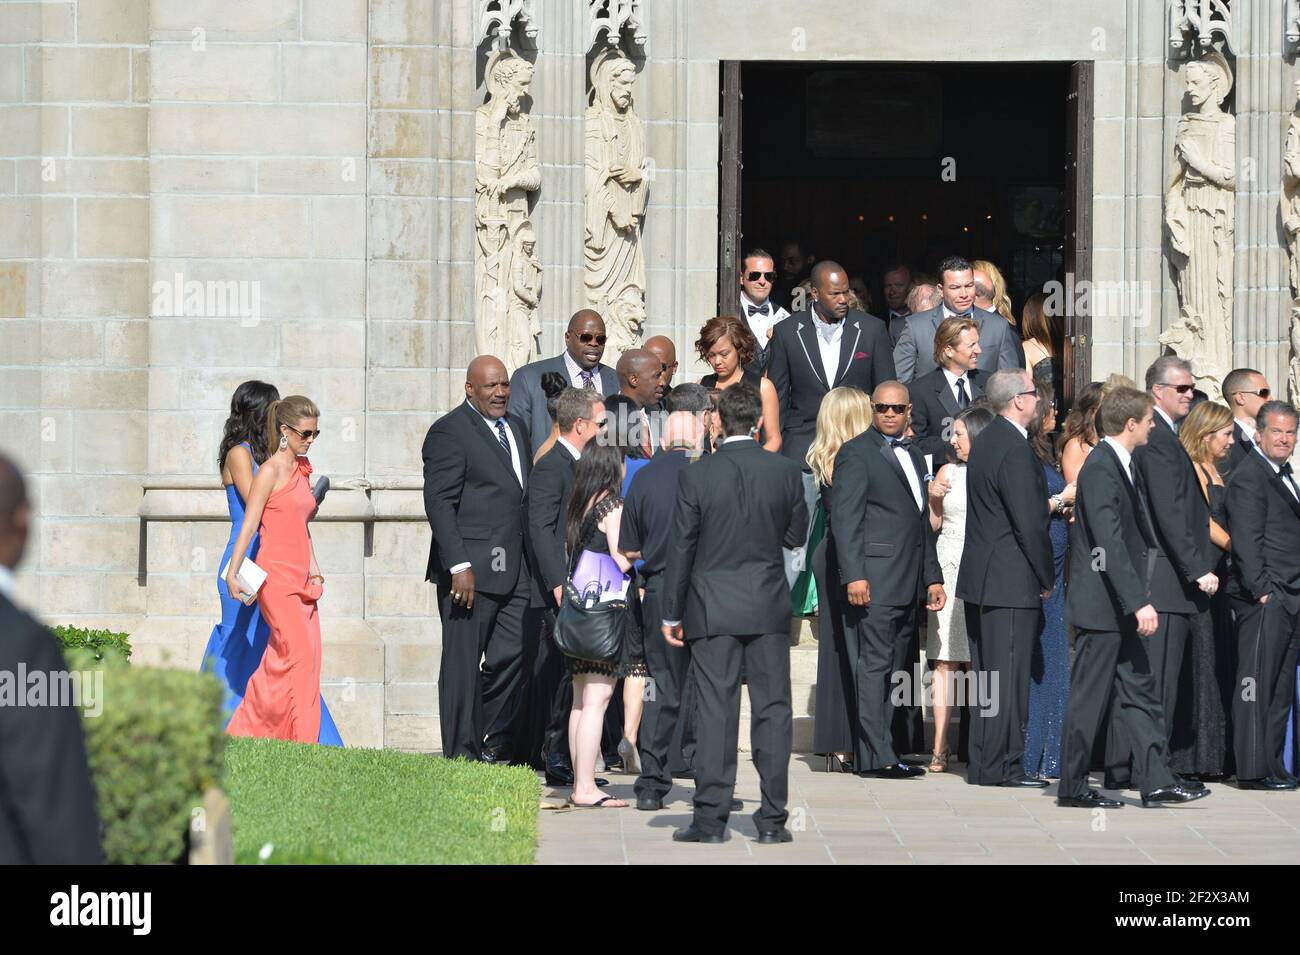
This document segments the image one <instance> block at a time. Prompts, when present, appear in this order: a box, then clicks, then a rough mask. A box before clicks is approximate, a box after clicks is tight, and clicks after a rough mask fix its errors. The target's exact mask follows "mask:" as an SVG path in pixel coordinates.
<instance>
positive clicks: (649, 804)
mask: <svg viewBox="0 0 1300 955" xmlns="http://www.w3.org/2000/svg"><path fill="white" fill-rule="evenodd" d="M636 807H637V808H638V809H640V810H641V811H642V812H658V811H659V810H660V809H662V808H663V807H664V800H663V797H662V796H656V795H655V794H654V793H643V794H642V795H640V796H637V797H636Z"/></svg>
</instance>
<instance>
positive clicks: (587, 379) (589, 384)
mask: <svg viewBox="0 0 1300 955" xmlns="http://www.w3.org/2000/svg"><path fill="white" fill-rule="evenodd" d="M580 377H581V378H582V387H583V388H585V389H586V390H587V391H595V390H596V370H595V369H594V368H593V369H592V370H591V371H584V372H581V373H580Z"/></svg>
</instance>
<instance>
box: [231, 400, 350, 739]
mask: <svg viewBox="0 0 1300 955" xmlns="http://www.w3.org/2000/svg"><path fill="white" fill-rule="evenodd" d="M319 417H320V410H319V409H318V408H317V407H316V405H315V403H314V402H313V401H312V400H311V399H310V398H304V397H303V396H302V395H291V396H289V397H288V398H284V399H282V400H280V401H273V402H271V405H270V409H269V410H268V412H267V429H266V430H267V444H268V446H269V447H272V448H275V451H274V453H272V454H271V456H270V457H268V458H267V459H266V463H265V464H263V465H262V467H261V468H260V469H259V470H258V472H257V475H256V476H255V477H254V478H253V483H252V485H251V487H250V488H249V492H248V503H247V506H246V509H245V511H244V523H243V526H242V527H241V528H240V530H239V537H238V539H237V540H236V541H235V548H234V552H233V553H232V554H231V557H230V566H229V568H228V569H227V571H226V587H227V588H229V590H230V594H231V596H233V597H234V598H235V599H237V600H243V599H247V598H248V597H249V596H251V595H250V594H248V593H247V591H246V590H245V589H244V587H243V586H242V585H241V584H240V582H239V580H238V576H237V575H238V572H239V568H240V565H241V564H242V563H243V561H244V556H245V554H246V553H247V552H248V545H249V542H250V541H251V540H252V537H253V534H254V533H256V532H258V528H259V526H260V528H261V530H260V535H261V546H260V549H259V550H258V553H257V563H258V565H259V566H260V567H261V568H262V569H263V570H264V571H266V582H265V583H263V584H262V587H261V589H260V590H259V591H258V593H257V601H258V606H259V608H260V609H261V611H262V618H263V619H264V620H265V621H266V622H267V624H268V625H269V626H270V628H271V632H270V637H269V639H268V640H267V645H266V652H265V653H264V654H263V655H262V662H261V664H260V665H259V666H258V668H257V670H256V671H255V672H254V673H253V675H252V676H251V677H250V678H249V680H248V686H247V687H246V689H245V691H244V701H243V702H242V703H240V704H239V707H238V708H237V709H236V710H235V715H234V716H233V717H231V719H230V726H229V732H230V734H231V735H232V736H264V737H273V738H275V739H291V740H296V741H298V742H300V743H315V742H317V741H318V740H319V741H320V742H326V740H324V739H320V735H321V720H322V707H323V700H322V699H321V695H320V667H321V648H320V618H319V617H318V616H317V614H316V602H317V601H318V600H320V598H321V594H322V593H323V591H324V585H325V578H324V577H323V576H321V572H320V567H319V565H318V564H317V563H316V550H315V548H314V547H313V546H312V540H311V533H310V532H309V531H308V530H307V522H308V521H309V520H310V519H311V516H312V514H313V513H315V511H316V499H315V498H314V497H313V496H312V492H311V484H310V483H309V481H308V478H309V477H310V475H311V462H310V461H308V460H307V457H306V455H307V452H308V451H309V450H310V449H311V446H312V444H313V443H314V442H315V440H316V439H317V438H318V437H320V431H319V430H318V428H317V419H318V418H319ZM334 741H336V742H338V743H340V744H341V741H338V740H337V734H336V735H335V740H334Z"/></svg>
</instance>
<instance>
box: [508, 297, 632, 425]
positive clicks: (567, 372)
mask: <svg viewBox="0 0 1300 955" xmlns="http://www.w3.org/2000/svg"><path fill="white" fill-rule="evenodd" d="M605 341H606V337H605V322H604V319H602V318H601V317H600V313H599V312H595V311H593V310H591V309H589V308H583V309H579V310H578V311H576V312H574V313H573V317H572V318H570V319H569V327H568V330H567V331H565V333H564V351H563V352H562V353H561V354H559V355H556V356H555V357H554V358H543V359H542V360H541V361H534V362H530V363H529V364H527V365H524V366H523V367H522V368H519V369H516V370H515V373H514V374H513V375H512V376H511V377H510V413H511V414H512V415H514V416H516V417H517V418H519V419H520V420H521V421H523V423H524V427H525V428H526V429H527V431H528V443H529V444H530V445H531V446H532V447H534V448H540V447H541V446H542V444H543V443H544V442H545V441H546V439H547V438H549V437H550V436H551V416H550V415H548V414H547V413H546V395H545V394H544V393H543V391H542V375H544V374H546V373H547V372H548V371H556V372H559V373H560V374H561V375H563V376H564V377H565V380H567V381H568V382H569V384H571V385H572V386H573V387H574V388H584V389H587V390H589V391H594V392H595V393H596V394H597V395H602V396H603V395H612V394H613V393H614V392H616V391H618V387H619V386H618V375H616V374H615V373H614V369H613V368H610V367H609V366H608V365H602V364H601V362H600V359H601V358H602V357H603V356H604V354H605Z"/></svg>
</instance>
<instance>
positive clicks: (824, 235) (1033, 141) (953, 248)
mask: <svg viewBox="0 0 1300 955" xmlns="http://www.w3.org/2000/svg"><path fill="white" fill-rule="evenodd" d="M1091 66H1092V64H1091V63H997V64H964V63H888V64H884V63H840V62H835V63H831V62H748V61H746V62H738V61H729V62H724V63H723V64H722V65H721V68H722V97H721V104H720V117H721V151H720V156H721V168H720V194H719V218H720V231H721V237H720V249H719V278H718V287H719V308H720V309H721V310H722V311H724V312H734V311H735V309H736V307H737V289H736V279H735V269H736V267H737V264H738V258H739V256H740V255H741V254H743V251H744V250H745V249H749V248H753V247H756V246H757V247H762V248H764V249H767V250H768V251H769V252H771V253H772V254H773V255H774V256H776V257H777V260H778V261H777V268H778V272H780V271H781V270H782V262H781V256H782V254H783V252H788V251H791V250H790V249H789V246H791V245H792V244H794V243H797V244H798V247H799V251H800V252H801V253H802V255H803V256H805V257H807V258H809V259H813V260H816V259H822V258H833V259H835V260H837V261H839V262H840V263H841V264H842V265H844V266H845V268H846V269H847V271H848V272H849V275H850V276H851V277H858V276H860V277H861V278H862V280H863V282H864V284H865V286H866V289H867V291H868V294H869V296H870V297H871V299H872V303H871V308H870V309H869V310H870V311H872V312H873V313H874V314H876V315H877V316H879V315H882V314H884V311H885V309H884V303H883V288H882V276H883V272H884V271H885V270H886V269H887V268H889V267H890V266H891V265H893V264H896V263H904V264H906V265H908V266H909V267H910V269H911V271H912V272H913V273H914V274H915V273H931V274H933V272H934V271H935V266H936V265H937V264H938V262H939V260H940V259H941V258H942V257H943V256H945V255H949V254H954V253H955V254H959V255H964V256H966V257H967V258H971V259H987V260H989V261H991V262H993V263H994V264H995V265H997V266H998V268H999V269H1000V270H1001V271H1002V273H1003V275H1004V276H1005V278H1006V280H1007V285H1008V292H1009V294H1010V296H1011V300H1012V309H1013V312H1014V313H1015V315H1016V318H1017V320H1018V319H1019V312H1020V308H1021V306H1022V305H1023V304H1024V301H1025V299H1026V298H1027V297H1028V295H1030V294H1031V293H1032V292H1033V291H1035V290H1038V289H1041V288H1042V287H1043V285H1044V283H1046V282H1051V281H1057V282H1061V283H1062V284H1063V285H1066V283H1067V282H1073V283H1074V285H1075V286H1077V285H1078V283H1079V282H1080V281H1081V280H1085V279H1087V278H1090V274H1091V268H1090V265H1091V256H1090V244H1091V231H1092V229H1091V216H1090V206H1091V194H1092V193H1091V183H1092V174H1091V148H1090V144H1091V131H1092V101H1091V99H1092V97H1091V78H1092V70H1091ZM1067 273H1068V274H1069V276H1070V278H1069V279H1068V280H1067ZM1066 288H1067V290H1068V288H1069V286H1068V285H1066ZM1088 332H1089V329H1088V327H1087V319H1086V316H1081V315H1075V314H1067V315H1066V316H1065V321H1064V328H1063V340H1062V341H1061V342H1060V343H1059V344H1058V346H1057V347H1058V349H1060V350H1059V351H1058V354H1062V355H1063V358H1064V361H1065V372H1066V374H1065V394H1064V395H1063V396H1058V400H1061V399H1064V400H1063V401H1062V404H1069V402H1070V399H1071V398H1072V395H1073V393H1074V392H1075V390H1076V389H1077V388H1078V387H1081V385H1082V384H1085V383H1086V382H1087V381H1088V380H1089V368H1088V364H1089V363H1088V360H1087V353H1088V347H1087V345H1088V337H1089V336H1088Z"/></svg>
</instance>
